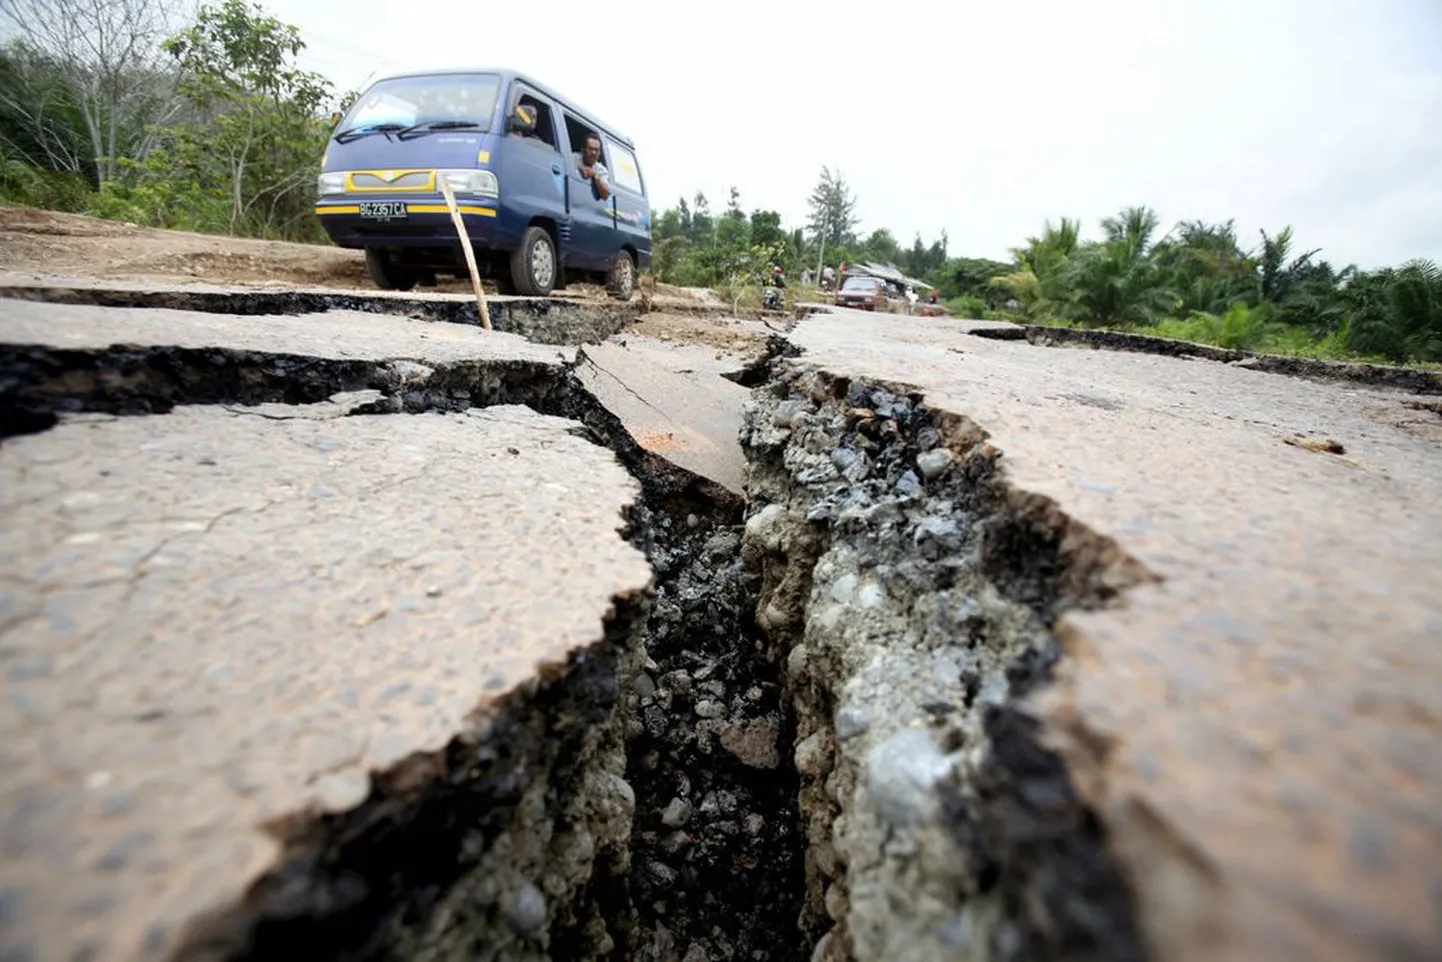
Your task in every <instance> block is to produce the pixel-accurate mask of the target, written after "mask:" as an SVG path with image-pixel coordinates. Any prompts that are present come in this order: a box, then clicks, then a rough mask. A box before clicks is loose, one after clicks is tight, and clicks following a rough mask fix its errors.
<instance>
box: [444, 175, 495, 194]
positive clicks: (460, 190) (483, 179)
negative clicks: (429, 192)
mask: <svg viewBox="0 0 1442 962" xmlns="http://www.w3.org/2000/svg"><path fill="white" fill-rule="evenodd" d="M436 178H437V180H438V181H441V180H443V181H445V182H446V183H447V184H449V185H450V188H451V190H452V191H454V192H455V193H457V194H472V195H478V196H481V197H498V196H500V193H501V185H500V183H499V182H498V181H497V180H496V175H495V174H493V173H491V172H490V171H489V170H438V171H436Z"/></svg>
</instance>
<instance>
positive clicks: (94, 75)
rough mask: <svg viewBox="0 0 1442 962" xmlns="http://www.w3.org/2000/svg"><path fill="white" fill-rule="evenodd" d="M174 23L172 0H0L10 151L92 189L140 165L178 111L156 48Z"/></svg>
mask: <svg viewBox="0 0 1442 962" xmlns="http://www.w3.org/2000/svg"><path fill="white" fill-rule="evenodd" d="M171 18H172V7H171V3H170V0H107V2H99V0H0V33H4V34H9V37H10V40H9V42H8V43H7V45H6V51H5V54H4V57H5V60H6V64H5V66H4V69H3V83H0V138H3V142H4V143H5V147H6V149H7V152H8V153H12V155H17V156H19V157H20V158H22V159H23V160H24V161H26V162H28V163H31V164H33V165H34V166H37V167H42V168H46V169H50V170H55V171H62V172H66V173H69V174H73V175H75V176H79V177H83V178H85V179H86V180H88V181H89V182H90V184H91V186H93V187H95V188H99V187H100V186H102V185H103V184H105V183H106V182H107V181H109V180H111V179H112V178H114V177H115V176H116V175H117V173H118V172H119V171H120V170H121V168H122V166H123V165H124V164H125V163H126V162H127V161H134V160H138V159H141V158H143V157H144V156H145V154H146V153H147V152H148V150H149V149H150V148H151V146H152V145H153V142H154V139H153V138H154V133H153V125H155V124H159V123H163V122H165V121H166V120H167V119H168V118H170V117H172V116H174V113H175V110H176V106H177V105H176V102H175V100H174V97H173V89H172V82H171V80H172V78H171V76H170V75H169V73H168V72H167V71H166V70H165V69H164V64H162V63H161V61H160V57H159V49H158V47H157V44H158V42H159V40H160V38H161V37H163V36H164V35H165V32H166V30H168V29H169V26H170V23H171ZM21 130H23V131H25V133H24V134H21V135H20V136H18V137H17V136H16V133H17V131H21Z"/></svg>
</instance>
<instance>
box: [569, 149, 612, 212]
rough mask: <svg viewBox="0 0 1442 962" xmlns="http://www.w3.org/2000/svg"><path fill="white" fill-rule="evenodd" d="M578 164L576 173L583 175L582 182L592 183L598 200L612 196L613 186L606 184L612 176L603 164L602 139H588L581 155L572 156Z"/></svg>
mask: <svg viewBox="0 0 1442 962" xmlns="http://www.w3.org/2000/svg"><path fill="white" fill-rule="evenodd" d="M571 157H572V158H574V160H575V162H576V172H577V173H579V174H580V175H581V179H582V180H589V181H590V182H591V189H592V190H593V191H594V192H595V194H596V198H597V199H598V200H605V199H606V198H607V197H610V196H611V185H610V184H608V183H607V182H606V178H608V177H609V176H610V174H609V173H608V172H607V170H606V165H605V164H602V163H601V138H600V137H597V136H596V135H595V134H590V135H588V136H587V137H586V146H585V149H584V150H583V151H582V152H581V153H579V154H572V155H571Z"/></svg>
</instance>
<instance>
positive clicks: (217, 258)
mask: <svg viewBox="0 0 1442 962" xmlns="http://www.w3.org/2000/svg"><path fill="white" fill-rule="evenodd" d="M0 264H3V265H5V267H6V268H7V269H9V270H12V271H19V272H31V273H41V274H46V275H68V276H73V277H97V278H108V279H126V280H138V281H153V282H157V283H161V282H164V283H175V282H177V281H179V282H193V283H194V282H200V283H207V284H237V285H247V286H248V285H284V286H292V285H295V286H306V287H332V288H343V289H347V290H349V289H354V288H362V289H373V288H374V287H375V285H374V284H373V283H372V282H371V279H370V276H369V275H368V274H367V273H366V267H365V257H364V255H363V254H362V253H361V252H360V251H354V250H345V249H343V248H340V247H333V246H330V245H326V244H296V243H292V242H290V241H274V240H256V239H252V238H246V237H229V236H226V235H222V234H198V233H193V232H191V231H178V230H160V229H157V228H153V227H138V226H136V225H135V224H128V223H122V222H120V221H111V220H102V219H100V218H97V217H89V216H86V215H84V214H64V213H59V212H57V211H49V210H37V209H35V208H33V207H17V206H13V205H5V204H0ZM434 289H435V290H440V291H447V292H460V293H469V292H470V285H469V284H468V283H466V282H462V281H455V280H445V281H442V282H441V283H440V284H438V285H437V287H436V288H434ZM702 293H709V292H702ZM557 294H558V295H559V296H569V297H580V298H593V297H605V296H606V292H605V291H604V290H603V289H602V288H600V287H597V286H595V285H592V284H572V285H570V286H569V287H567V289H566V290H565V291H558V292H557ZM653 301H654V303H655V304H656V306H657V307H658V308H661V309H665V308H667V307H690V306H693V305H697V304H704V303H706V301H705V299H704V298H703V297H702V296H701V295H699V294H698V293H697V292H695V291H693V290H691V289H688V288H680V287H672V286H670V285H668V284H657V285H655V290H654V296H653Z"/></svg>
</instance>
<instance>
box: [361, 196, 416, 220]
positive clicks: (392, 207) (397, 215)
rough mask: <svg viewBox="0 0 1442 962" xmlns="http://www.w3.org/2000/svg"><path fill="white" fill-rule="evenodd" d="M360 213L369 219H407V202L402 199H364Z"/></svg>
mask: <svg viewBox="0 0 1442 962" xmlns="http://www.w3.org/2000/svg"><path fill="white" fill-rule="evenodd" d="M360 215H361V216H362V217H364V218H366V219H367V220H405V219H406V204H405V201H402V200H364V201H361V205H360Z"/></svg>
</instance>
